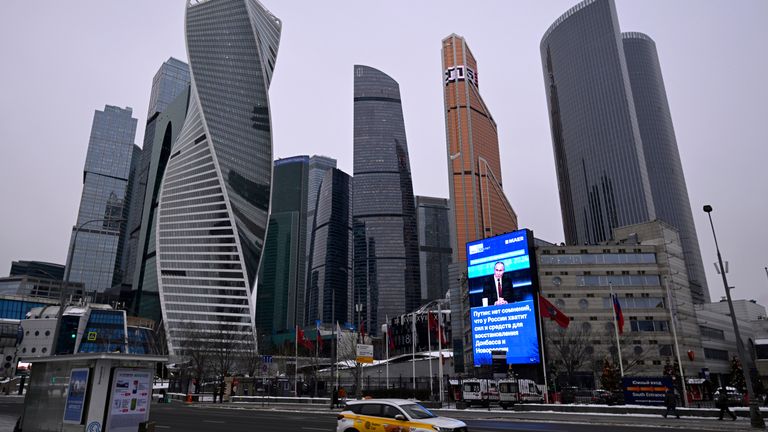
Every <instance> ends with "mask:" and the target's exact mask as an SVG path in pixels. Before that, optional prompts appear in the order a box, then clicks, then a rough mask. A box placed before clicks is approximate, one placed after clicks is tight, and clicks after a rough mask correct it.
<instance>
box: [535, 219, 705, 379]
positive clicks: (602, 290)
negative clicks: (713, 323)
mask: <svg viewBox="0 0 768 432" xmlns="http://www.w3.org/2000/svg"><path fill="white" fill-rule="evenodd" d="M613 237H614V238H615V239H616V241H612V242H605V243H603V244H600V245H572V246H556V245H551V244H550V245H545V244H539V245H538V246H537V247H536V256H537V260H538V265H539V267H538V269H539V283H540V285H541V291H542V295H543V296H544V297H546V298H547V299H548V300H549V301H550V302H551V303H552V304H554V305H555V306H556V307H557V308H558V309H560V310H561V311H562V312H563V313H565V314H566V315H568V316H570V317H571V322H570V324H569V326H568V328H567V329H565V330H563V329H560V327H558V326H557V325H556V324H555V323H554V322H552V321H549V320H544V322H543V327H544V328H543V331H544V335H545V337H544V340H545V344H546V345H547V349H546V353H547V359H546V360H547V369H548V370H549V371H550V375H557V376H558V377H557V378H558V383H559V385H579V386H585V387H588V388H592V387H593V386H594V385H595V384H596V383H597V382H599V376H600V373H601V370H602V365H603V361H604V360H605V359H609V360H610V361H611V362H613V363H614V364H618V350H617V345H618V346H619V347H620V350H621V357H622V364H623V365H624V373H625V375H630V376H659V375H661V374H662V373H663V370H664V366H665V365H667V363H669V364H674V363H675V361H677V359H678V354H679V357H680V360H681V361H682V365H683V369H684V370H685V373H686V375H688V376H690V375H693V376H697V374H698V372H699V371H701V370H702V368H703V367H705V363H704V349H703V346H702V339H701V336H700V332H699V327H698V323H697V320H696V312H695V310H694V307H693V304H692V302H691V295H690V290H689V289H688V279H687V273H686V271H685V262H684V260H683V259H682V253H681V251H682V246H681V244H680V240H679V235H678V233H677V230H675V229H674V228H673V227H671V226H670V225H668V224H666V223H664V222H661V221H654V222H649V223H645V224H638V225H631V226H627V227H621V228H618V229H616V230H615V232H614V234H613ZM611 292H613V293H614V294H616V295H617V297H618V301H619V304H620V305H621V310H622V313H623V315H624V325H623V332H622V333H621V334H620V335H619V336H618V342H617V337H616V331H615V330H614V328H615V327H614V309H613V302H612V300H611ZM619 328H621V326H619ZM689 352H692V353H693V354H692V355H690V356H689V354H688V353H689ZM691 357H692V358H691ZM552 371H556V372H557V373H556V374H553V373H552ZM552 378H554V377H551V378H550V379H552Z"/></svg>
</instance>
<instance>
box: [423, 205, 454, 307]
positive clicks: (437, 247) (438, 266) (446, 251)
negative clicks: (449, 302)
mask: <svg viewBox="0 0 768 432" xmlns="http://www.w3.org/2000/svg"><path fill="white" fill-rule="evenodd" d="M416 220H417V221H418V223H419V265H420V267H421V300H422V302H423V303H426V302H428V301H431V300H437V299H442V298H445V294H446V292H447V291H448V286H449V283H448V266H449V265H450V264H451V261H452V259H453V258H452V253H453V250H452V249H451V231H450V228H449V227H450V226H451V222H450V214H449V203H448V200H447V199H445V198H434V197H427V196H418V195H417V196H416Z"/></svg>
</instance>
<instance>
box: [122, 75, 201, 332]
mask: <svg viewBox="0 0 768 432" xmlns="http://www.w3.org/2000/svg"><path fill="white" fill-rule="evenodd" d="M161 70H162V68H161ZM158 73H159V72H158ZM189 95H190V91H189V85H188V83H187V87H186V89H185V90H184V91H183V92H181V94H179V95H178V97H177V98H176V100H174V101H173V102H172V103H171V104H169V105H167V106H165V110H164V111H163V112H155V114H154V115H153V116H152V117H151V118H150V119H149V120H148V121H147V128H146V130H145V133H144V151H143V152H142V160H141V164H140V165H139V169H138V170H137V173H138V175H137V178H138V180H137V182H136V183H137V186H138V187H137V190H138V194H139V196H140V197H141V200H140V204H141V208H140V209H139V210H133V209H135V206H133V205H132V206H131V208H132V213H133V217H132V218H129V221H130V222H131V227H132V229H131V235H130V237H129V241H134V242H135V244H136V246H135V253H134V255H135V256H134V261H135V262H136V265H135V266H134V271H133V277H132V278H131V279H130V281H126V282H130V283H131V288H132V295H131V312H132V314H134V315H136V316H141V317H145V318H150V319H152V320H154V321H156V322H159V321H160V320H161V319H162V313H161V309H160V299H159V297H158V287H157V254H156V249H155V241H156V236H155V234H156V226H157V208H158V204H159V198H160V185H161V184H162V180H163V174H164V173H165V168H166V166H167V165H168V160H169V158H170V156H171V147H172V146H173V143H174V142H175V141H176V138H177V137H178V136H179V133H180V132H181V127H182V125H183V124H184V119H185V118H186V115H187V107H188V106H189Z"/></svg>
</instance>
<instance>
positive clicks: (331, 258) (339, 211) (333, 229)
mask: <svg viewBox="0 0 768 432" xmlns="http://www.w3.org/2000/svg"><path fill="white" fill-rule="evenodd" d="M315 201H316V205H315V208H316V209H317V211H316V213H315V217H314V219H313V221H312V225H311V231H312V234H311V236H310V245H309V250H310V255H309V261H308V263H307V267H308V268H309V271H308V273H307V303H306V315H305V316H306V320H305V324H304V325H307V326H309V325H312V324H314V323H315V322H316V321H317V320H320V321H321V323H325V324H331V325H335V324H336V323H340V324H341V325H344V324H345V323H351V322H352V312H353V310H354V303H353V296H352V178H351V177H350V176H349V174H347V173H345V172H344V171H341V170H339V169H336V168H332V169H330V170H328V171H326V172H325V177H324V178H323V180H322V182H321V183H320V188H319V189H318V193H317V195H316V198H315Z"/></svg>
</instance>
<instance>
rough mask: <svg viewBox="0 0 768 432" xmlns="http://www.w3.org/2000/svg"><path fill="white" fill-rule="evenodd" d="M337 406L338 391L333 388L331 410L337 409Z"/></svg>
mask: <svg viewBox="0 0 768 432" xmlns="http://www.w3.org/2000/svg"><path fill="white" fill-rule="evenodd" d="M338 406H339V389H338V388H337V387H334V388H333V393H332V394H331V410H333V409H334V408H337V407H338Z"/></svg>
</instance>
